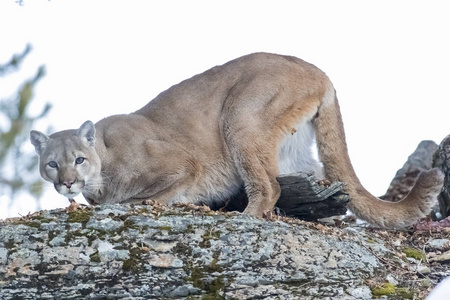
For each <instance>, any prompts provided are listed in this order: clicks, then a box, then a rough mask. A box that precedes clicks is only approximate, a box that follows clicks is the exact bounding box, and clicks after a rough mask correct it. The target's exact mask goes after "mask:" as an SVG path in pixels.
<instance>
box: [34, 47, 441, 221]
mask: <svg viewBox="0 0 450 300" xmlns="http://www.w3.org/2000/svg"><path fill="white" fill-rule="evenodd" d="M30 137H31V143H32V144H33V145H34V146H35V148H36V152H37V153H38V154H39V156H40V163H39V164H40V172H41V175H42V177H43V178H44V179H45V180H47V181H50V182H53V184H54V186H55V188H56V190H57V191H58V192H59V193H61V194H62V195H64V196H66V197H68V198H72V197H74V196H76V195H77V194H79V193H82V194H83V196H84V197H85V198H86V200H87V201H88V202H89V203H91V204H101V203H139V202H142V200H144V199H152V200H155V201H160V202H162V203H166V204H172V203H175V202H189V203H196V204H200V203H206V204H212V203H218V202H225V201H226V200H227V199H228V198H230V197H231V196H233V195H234V194H236V193H237V192H238V191H239V190H240V189H241V188H242V187H244V188H245V192H246V194H247V196H248V199H249V202H248V206H247V207H246V209H245V211H244V213H247V214H250V215H253V216H262V215H263V213H264V212H266V211H268V210H269V211H271V210H272V209H273V207H274V205H275V203H276V202H277V200H278V197H279V195H280V186H279V184H278V182H277V180H276V177H277V176H278V175H279V174H287V173H292V172H299V171H302V172H306V173H314V174H315V175H316V176H317V177H318V178H326V179H328V180H330V181H335V180H339V181H342V182H345V183H346V191H347V192H348V193H349V195H350V197H351V199H352V201H351V202H350V204H349V207H350V209H351V210H352V211H353V212H354V213H355V214H356V216H358V217H359V218H362V219H365V220H367V221H369V222H370V223H372V224H374V225H378V226H381V227H404V226H408V225H410V224H412V223H413V222H415V221H416V220H418V219H419V218H421V217H423V216H425V215H426V214H427V213H428V212H429V211H430V208H431V206H432V204H433V202H434V200H435V198H436V196H437V194H438V193H439V192H440V189H441V187H442V184H443V175H442V173H441V172H440V171H439V170H438V169H432V170H430V171H427V172H423V173H421V174H420V176H419V178H418V180H417V183H416V185H415V186H414V188H413V189H412V191H411V192H410V193H409V194H408V195H407V196H406V197H405V199H403V200H402V201H400V202H397V203H391V202H385V201H382V200H380V199H378V198H376V197H374V196H372V195H371V194H370V193H369V192H368V191H366V189H365V188H364V187H363V186H362V185H361V183H360V182H359V180H358V178H357V176H356V174H355V172H354V170H353V167H352V164H351V162H350V158H349V155H348V152H347V145H346V141H345V134H344V128H343V124H342V119H341V113H340V109H339V104H338V101H337V98H336V93H335V90H334V88H333V85H332V83H331V82H330V80H329V79H328V77H327V76H326V75H325V73H324V72H322V71H321V70H319V69H318V68H317V67H315V66H314V65H311V64H309V63H306V62H304V61H302V60H300V59H298V58H295V57H290V56H281V55H275V54H267V53H256V54H251V55H247V56H244V57H241V58H238V59H236V60H233V61H230V62H228V63H226V64H224V65H222V66H217V67H214V68H212V69H210V70H208V71H206V72H204V73H202V74H200V75H197V76H194V77H192V78H191V79H188V80H185V81H183V82H181V83H179V84H177V85H174V86H173V87H171V88H169V89H168V90H166V91H164V92H162V93H161V94H159V95H158V96H157V97H156V98H155V99H154V100H152V101H150V102H149V103H148V104H147V105H145V106H144V107H143V108H141V109H139V110H138V111H136V112H134V113H131V114H128V115H116V116H110V117H107V118H105V119H103V120H101V121H99V122H98V123H97V124H95V126H94V124H93V123H92V122H90V121H87V122H85V123H84V124H83V125H82V126H81V127H80V128H79V129H77V130H65V131H61V132H57V133H54V134H52V135H50V136H47V135H45V134H43V133H41V132H38V131H31V133H30ZM314 138H315V139H316V143H317V146H318V152H319V157H320V160H321V163H319V162H317V161H316V160H315V159H314V158H313V154H312V149H311V147H312V146H313V145H314ZM322 164H323V167H322Z"/></svg>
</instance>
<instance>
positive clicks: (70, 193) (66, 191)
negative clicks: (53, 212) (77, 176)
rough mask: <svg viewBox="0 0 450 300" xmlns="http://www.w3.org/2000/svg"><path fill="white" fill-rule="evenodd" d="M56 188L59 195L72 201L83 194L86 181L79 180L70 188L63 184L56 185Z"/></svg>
mask: <svg viewBox="0 0 450 300" xmlns="http://www.w3.org/2000/svg"><path fill="white" fill-rule="evenodd" d="M54 186H55V189H56V191H57V192H58V193H60V194H61V195H63V196H64V197H67V198H69V199H70V198H74V197H76V196H78V195H79V194H80V193H81V190H82V188H83V187H84V186H85V181H84V180H81V181H78V180H77V181H75V182H74V183H72V184H71V185H70V186H69V187H68V186H66V185H64V184H61V183H58V184H56V183H55V184H54Z"/></svg>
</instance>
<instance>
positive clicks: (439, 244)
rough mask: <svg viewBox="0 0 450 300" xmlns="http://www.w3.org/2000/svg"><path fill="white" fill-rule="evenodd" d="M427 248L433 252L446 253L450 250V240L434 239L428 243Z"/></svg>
mask: <svg viewBox="0 0 450 300" xmlns="http://www.w3.org/2000/svg"><path fill="white" fill-rule="evenodd" d="M427 247H429V248H430V249H431V250H441V251H445V250H448V249H449V248H450V240H448V239H432V240H430V241H428V243H427Z"/></svg>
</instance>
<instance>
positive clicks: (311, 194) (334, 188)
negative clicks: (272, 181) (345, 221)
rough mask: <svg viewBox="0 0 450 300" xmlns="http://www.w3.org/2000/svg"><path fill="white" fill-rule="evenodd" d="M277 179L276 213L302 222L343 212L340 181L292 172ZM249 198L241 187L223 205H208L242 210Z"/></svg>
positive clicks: (344, 205)
mask: <svg viewBox="0 0 450 300" xmlns="http://www.w3.org/2000/svg"><path fill="white" fill-rule="evenodd" d="M277 180H278V182H279V184H280V187H281V195H280V198H279V199H278V202H277V203H276V205H275V213H278V214H281V215H283V216H288V217H295V218H298V219H301V220H305V221H315V220H317V219H321V218H326V217H331V216H337V215H345V213H346V212H347V207H346V206H347V203H348V202H349V201H350V197H349V196H348V195H347V194H346V193H345V192H344V184H343V183H342V182H332V183H325V182H324V181H318V180H317V179H316V178H315V177H314V176H313V175H308V174H305V173H293V174H287V175H280V176H279V177H277ZM247 203H248V198H247V195H246V194H245V191H244V190H243V189H242V190H241V191H240V192H239V193H238V194H237V195H236V196H234V197H233V198H232V199H230V201H228V202H227V203H226V206H225V207H211V208H212V209H214V210H221V211H240V212H242V211H244V209H245V207H246V206H247Z"/></svg>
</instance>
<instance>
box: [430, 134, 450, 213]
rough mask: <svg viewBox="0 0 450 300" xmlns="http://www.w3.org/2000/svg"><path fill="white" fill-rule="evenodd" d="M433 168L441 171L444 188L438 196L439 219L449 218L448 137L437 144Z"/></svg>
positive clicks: (449, 162)
mask: <svg viewBox="0 0 450 300" xmlns="http://www.w3.org/2000/svg"><path fill="white" fill-rule="evenodd" d="M433 167H436V168H439V169H441V171H442V172H443V173H444V175H445V178H444V186H443V188H442V191H441V193H440V194H439V196H438V202H439V207H440V217H441V218H442V219H444V218H447V217H448V216H450V135H448V136H446V137H445V138H444V140H443V141H442V142H441V143H440V144H439V147H438V149H437V150H436V152H435V153H434V156H433Z"/></svg>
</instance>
